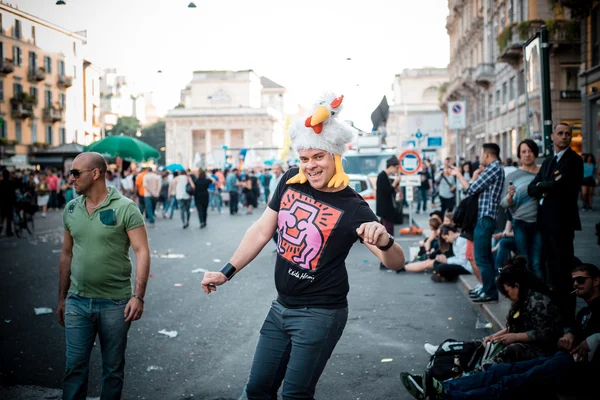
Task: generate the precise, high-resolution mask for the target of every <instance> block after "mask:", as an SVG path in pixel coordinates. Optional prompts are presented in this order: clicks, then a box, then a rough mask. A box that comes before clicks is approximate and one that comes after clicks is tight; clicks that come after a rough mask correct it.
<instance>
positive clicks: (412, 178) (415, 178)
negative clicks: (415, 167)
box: [400, 175, 421, 187]
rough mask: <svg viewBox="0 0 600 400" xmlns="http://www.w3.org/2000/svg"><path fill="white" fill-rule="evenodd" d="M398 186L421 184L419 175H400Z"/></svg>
mask: <svg viewBox="0 0 600 400" xmlns="http://www.w3.org/2000/svg"><path fill="white" fill-rule="evenodd" d="M400 186H409V187H413V186H421V177H420V176H419V175H402V177H401V178H400Z"/></svg>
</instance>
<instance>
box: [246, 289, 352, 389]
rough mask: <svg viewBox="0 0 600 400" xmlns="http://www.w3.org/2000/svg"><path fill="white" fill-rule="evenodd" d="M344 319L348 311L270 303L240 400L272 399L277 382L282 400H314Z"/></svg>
mask: <svg viewBox="0 0 600 400" xmlns="http://www.w3.org/2000/svg"><path fill="white" fill-rule="evenodd" d="M347 320H348V309H347V308H338V309H332V310H330V309H324V308H306V307H305V308H286V307H284V306H283V305H282V304H281V303H280V302H279V301H277V300H275V301H273V304H272V305H271V310H270V311H269V314H268V315H267V318H266V319H265V322H264V324H263V326H262V328H261V330H260V337H259V339H258V344H257V346H256V352H255V353H254V360H253V361H252V369H251V370H250V377H249V378H248V383H247V384H246V387H245V389H244V392H245V393H244V394H243V395H242V396H241V397H240V399H245V398H248V399H249V400H262V399H264V400H271V399H276V398H277V391H278V390H279V387H280V386H281V383H282V382H283V389H282V391H281V397H282V399H283V400H290V399H314V395H315V387H316V386H317V382H318V380H319V377H320V376H321V373H323V370H324V369H325V365H326V364H327V360H329V357H330V356H331V353H332V352H333V349H334V348H335V345H336V344H337V342H338V340H339V339H340V337H341V336H342V333H343V332H344V327H345V326H346V321H347ZM245 396H247V397H245Z"/></svg>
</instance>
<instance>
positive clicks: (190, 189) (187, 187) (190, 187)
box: [185, 182, 194, 196]
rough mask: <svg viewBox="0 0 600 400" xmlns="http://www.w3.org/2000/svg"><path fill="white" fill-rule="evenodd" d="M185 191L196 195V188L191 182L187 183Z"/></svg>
mask: <svg viewBox="0 0 600 400" xmlns="http://www.w3.org/2000/svg"><path fill="white" fill-rule="evenodd" d="M185 192H186V193H187V194H189V195H190V196H193V195H194V188H193V187H192V185H191V184H190V183H189V182H188V183H186V184H185Z"/></svg>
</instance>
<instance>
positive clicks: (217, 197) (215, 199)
mask: <svg viewBox="0 0 600 400" xmlns="http://www.w3.org/2000/svg"><path fill="white" fill-rule="evenodd" d="M208 193H209V195H210V199H209V201H208V204H209V205H210V207H211V208H213V209H214V208H216V209H217V211H218V212H219V214H221V205H222V204H223V200H222V199H221V192H219V191H218V190H212V191H210V192H208Z"/></svg>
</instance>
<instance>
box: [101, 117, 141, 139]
mask: <svg viewBox="0 0 600 400" xmlns="http://www.w3.org/2000/svg"><path fill="white" fill-rule="evenodd" d="M138 129H140V121H138V119H137V118H136V117H120V118H119V119H118V120H117V123H116V124H115V126H113V128H112V129H111V130H110V131H109V132H108V133H109V135H111V136H114V135H120V134H121V133H122V134H123V135H125V136H131V137H135V133H136V132H137V131H138Z"/></svg>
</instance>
